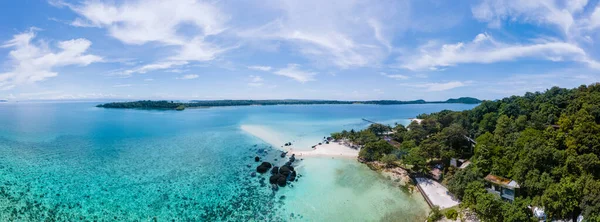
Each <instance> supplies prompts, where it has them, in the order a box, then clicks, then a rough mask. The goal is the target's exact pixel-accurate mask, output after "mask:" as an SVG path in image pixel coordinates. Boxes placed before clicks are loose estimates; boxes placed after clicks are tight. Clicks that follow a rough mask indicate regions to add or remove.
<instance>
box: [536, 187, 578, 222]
mask: <svg viewBox="0 0 600 222" xmlns="http://www.w3.org/2000/svg"><path fill="white" fill-rule="evenodd" d="M580 199H581V189H579V187H578V186H577V184H576V183H575V181H574V180H573V179H572V178H570V177H568V178H563V179H561V180H560V183H556V184H552V185H550V186H549V187H548V188H547V189H546V191H545V192H544V195H542V198H541V200H542V205H543V206H544V209H545V212H546V214H547V215H548V216H549V217H550V218H572V217H573V214H574V213H575V211H576V210H577V209H579V200H580Z"/></svg>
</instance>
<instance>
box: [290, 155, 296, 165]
mask: <svg viewBox="0 0 600 222" xmlns="http://www.w3.org/2000/svg"><path fill="white" fill-rule="evenodd" d="M294 161H296V154H292V156H291V157H290V162H291V163H293V162H294Z"/></svg>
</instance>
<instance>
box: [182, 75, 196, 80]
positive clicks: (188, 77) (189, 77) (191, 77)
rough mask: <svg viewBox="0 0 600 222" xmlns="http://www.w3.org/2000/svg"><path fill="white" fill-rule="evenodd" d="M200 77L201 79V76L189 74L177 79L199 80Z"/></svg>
mask: <svg viewBox="0 0 600 222" xmlns="http://www.w3.org/2000/svg"><path fill="white" fill-rule="evenodd" d="M198 77H200V76H199V75H196V74H187V75H183V76H180V77H177V79H182V80H189V79H197V78H198Z"/></svg>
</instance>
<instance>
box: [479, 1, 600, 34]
mask: <svg viewBox="0 0 600 222" xmlns="http://www.w3.org/2000/svg"><path fill="white" fill-rule="evenodd" d="M593 2H594V1H588V0H527V1H521V0H483V1H481V3H480V4H477V5H475V6H474V7H473V8H472V9H471V10H472V12H473V16H474V17H475V18H476V19H477V20H479V21H483V22H487V23H488V24H489V25H490V26H491V27H501V25H500V24H502V22H503V21H510V22H524V23H531V24H534V25H539V24H543V25H548V26H549V27H555V28H558V30H560V32H561V33H562V34H563V36H565V37H566V40H567V41H568V42H580V41H584V40H585V39H586V37H587V36H588V35H589V34H590V33H592V32H593V31H594V29H596V28H599V27H600V12H599V9H598V7H599V6H598V3H597V2H595V3H593ZM593 4H596V5H595V6H594V5H593ZM586 6H589V7H590V8H594V7H595V8H596V10H595V11H594V12H592V13H589V12H588V11H589V10H585V8H586ZM596 22H598V23H596Z"/></svg>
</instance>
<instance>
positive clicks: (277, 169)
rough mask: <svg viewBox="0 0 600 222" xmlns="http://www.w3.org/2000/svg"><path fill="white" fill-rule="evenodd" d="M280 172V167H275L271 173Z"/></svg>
mask: <svg viewBox="0 0 600 222" xmlns="http://www.w3.org/2000/svg"><path fill="white" fill-rule="evenodd" d="M278 173H279V167H273V169H271V174H273V175H275V174H278Z"/></svg>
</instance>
